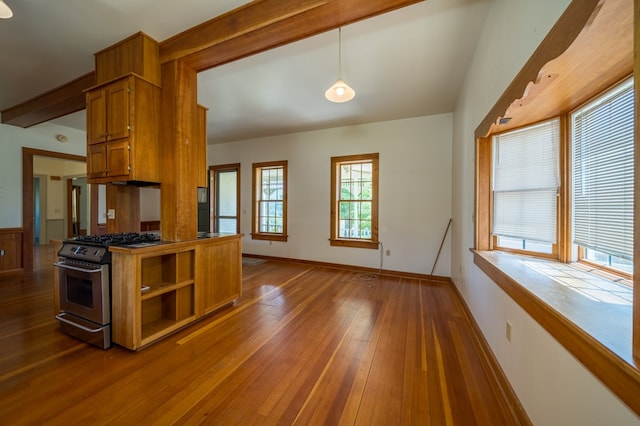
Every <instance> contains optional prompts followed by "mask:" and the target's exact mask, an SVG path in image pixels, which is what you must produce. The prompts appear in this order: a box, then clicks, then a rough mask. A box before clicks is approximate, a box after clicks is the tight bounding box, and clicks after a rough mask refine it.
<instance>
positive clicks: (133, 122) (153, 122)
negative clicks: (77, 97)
mask: <svg viewBox="0 0 640 426" xmlns="http://www.w3.org/2000/svg"><path fill="white" fill-rule="evenodd" d="M95 61H96V82H97V86H95V87H92V88H91V89H89V90H88V91H87V93H86V99H87V177H88V182H89V183H107V182H123V181H137V182H149V183H159V182H160V172H159V170H160V166H159V164H158V163H159V143H158V137H159V130H158V129H159V122H160V103H161V99H160V97H161V89H160V82H161V78H160V62H159V46H158V43H157V42H156V41H155V40H153V39H152V38H150V37H149V36H147V35H146V34H144V33H142V32H140V33H137V34H134V35H132V36H131V37H128V38H126V39H124V40H122V41H120V42H118V43H116V44H114V45H113V46H110V47H108V48H106V49H104V50H101V51H100V52H98V53H96V54H95Z"/></svg>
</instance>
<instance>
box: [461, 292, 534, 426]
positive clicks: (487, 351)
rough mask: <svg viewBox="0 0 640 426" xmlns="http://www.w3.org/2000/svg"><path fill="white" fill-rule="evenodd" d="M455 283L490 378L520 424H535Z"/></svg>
mask: <svg viewBox="0 0 640 426" xmlns="http://www.w3.org/2000/svg"><path fill="white" fill-rule="evenodd" d="M453 284H454V285H453V286H452V287H453V289H454V291H455V292H456V294H457V295H458V299H460V304H461V305H462V309H463V311H464V315H465V316H466V317H467V321H468V323H469V324H470V325H471V330H472V331H473V339H474V342H475V344H476V345H475V346H476V348H477V349H478V352H479V353H480V355H481V360H482V363H483V364H484V366H485V370H486V371H488V372H490V373H491V377H490V379H492V380H493V382H494V383H493V385H494V387H495V388H496V389H497V390H498V392H499V393H500V395H501V396H502V398H503V399H504V400H505V401H506V402H507V404H508V407H509V411H510V412H511V414H512V416H513V418H514V419H516V421H517V422H518V424H519V425H533V422H532V421H531V419H530V418H529V416H528V415H527V412H526V411H525V409H524V407H523V406H522V403H521V402H520V399H518V395H517V394H516V392H515V391H514V390H513V387H512V386H511V383H509V379H508V378H507V375H506V374H505V373H504V370H502V367H500V363H499V362H498V360H497V358H496V356H495V354H494V353H493V351H492V350H491V346H490V345H489V342H487V339H486V338H485V337H484V334H482V330H481V329H480V326H479V325H478V323H477V322H476V320H475V318H474V316H473V315H472V314H471V310H470V309H469V306H468V305H467V303H466V301H465V300H464V298H463V297H462V294H460V291H459V290H458V286H457V285H456V284H455V283H453Z"/></svg>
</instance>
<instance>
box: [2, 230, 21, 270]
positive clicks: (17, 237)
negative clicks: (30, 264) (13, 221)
mask: <svg viewBox="0 0 640 426" xmlns="http://www.w3.org/2000/svg"><path fill="white" fill-rule="evenodd" d="M22 235H23V230H22V228H3V229H0V273H3V272H9V271H19V270H21V269H22Z"/></svg>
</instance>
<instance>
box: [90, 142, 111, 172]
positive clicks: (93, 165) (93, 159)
mask: <svg viewBox="0 0 640 426" xmlns="http://www.w3.org/2000/svg"><path fill="white" fill-rule="evenodd" d="M105 176H107V143H106V142H103V143H98V144H96V143H94V144H90V145H88V146H87V177H88V178H99V177H105Z"/></svg>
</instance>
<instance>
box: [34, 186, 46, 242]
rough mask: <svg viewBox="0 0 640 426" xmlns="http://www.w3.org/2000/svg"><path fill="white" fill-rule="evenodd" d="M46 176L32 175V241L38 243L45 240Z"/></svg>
mask: <svg viewBox="0 0 640 426" xmlns="http://www.w3.org/2000/svg"><path fill="white" fill-rule="evenodd" d="M46 178H47V177H46V176H45V175H40V174H34V176H33V209H34V214H33V237H34V238H33V243H34V244H35V245H39V244H40V242H41V241H46V235H47V221H46V220H45V219H46V215H45V208H44V206H46V205H47V185H46V182H47V179H46Z"/></svg>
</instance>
